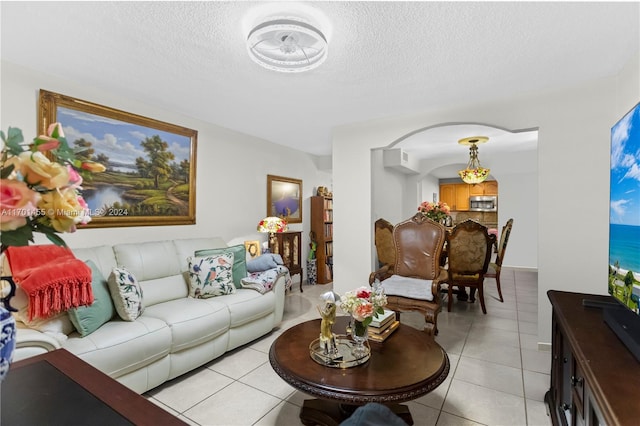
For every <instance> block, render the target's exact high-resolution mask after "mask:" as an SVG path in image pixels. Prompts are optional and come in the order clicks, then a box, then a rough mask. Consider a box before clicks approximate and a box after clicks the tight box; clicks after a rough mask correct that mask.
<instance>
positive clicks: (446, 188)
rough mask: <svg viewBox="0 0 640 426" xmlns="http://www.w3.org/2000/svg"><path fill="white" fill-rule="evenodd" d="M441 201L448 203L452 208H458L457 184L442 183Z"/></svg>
mask: <svg viewBox="0 0 640 426" xmlns="http://www.w3.org/2000/svg"><path fill="white" fill-rule="evenodd" d="M440 201H443V202H445V203H447V205H448V206H449V208H450V209H451V210H455V209H456V186H455V184H444V185H440Z"/></svg>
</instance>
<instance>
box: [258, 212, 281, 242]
mask: <svg viewBox="0 0 640 426" xmlns="http://www.w3.org/2000/svg"><path fill="white" fill-rule="evenodd" d="M286 231H287V222H286V221H285V220H284V219H282V218H279V217H275V216H269V217H265V218H264V219H262V220H261V221H260V223H258V232H268V233H269V247H272V246H273V245H274V244H275V241H274V240H275V237H274V234H275V233H276V232H278V233H279V232H286Z"/></svg>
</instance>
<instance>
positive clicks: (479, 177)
mask: <svg viewBox="0 0 640 426" xmlns="http://www.w3.org/2000/svg"><path fill="white" fill-rule="evenodd" d="M488 140H489V138H488V137H486V136H472V137H470V138H464V139H460V140H459V141H458V143H459V144H460V145H469V164H467V168H466V169H464V170H460V171H459V172H458V174H459V175H460V178H461V179H462V180H463V181H464V182H465V183H468V184H474V183H480V182H484V180H485V179H486V178H487V176H489V172H491V169H485V168H484V167H482V166H480V160H478V144H479V143H485V142H487V141H488Z"/></svg>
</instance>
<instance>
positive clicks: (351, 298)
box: [340, 282, 387, 356]
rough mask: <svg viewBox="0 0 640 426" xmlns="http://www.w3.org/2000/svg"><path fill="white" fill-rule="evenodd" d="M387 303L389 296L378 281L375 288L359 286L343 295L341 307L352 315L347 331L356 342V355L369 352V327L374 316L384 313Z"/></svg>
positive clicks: (354, 350)
mask: <svg viewBox="0 0 640 426" xmlns="http://www.w3.org/2000/svg"><path fill="white" fill-rule="evenodd" d="M386 304H387V296H386V295H385V294H384V292H383V291H382V287H381V286H380V285H379V283H377V282H376V283H374V286H373V288H371V287H364V286H363V287H358V288H357V289H355V290H353V291H348V292H346V293H345V294H344V295H343V296H341V298H340V309H342V310H343V311H344V312H346V313H348V314H350V315H351V323H350V325H349V329H347V332H349V333H350V334H351V337H352V339H353V341H354V342H355V344H356V346H355V347H354V349H353V352H354V355H356V356H359V355H364V354H365V353H366V352H367V349H366V348H365V347H364V342H366V341H367V336H368V330H367V328H368V327H369V324H371V321H373V318H374V317H377V316H378V314H383V313H384V306H386Z"/></svg>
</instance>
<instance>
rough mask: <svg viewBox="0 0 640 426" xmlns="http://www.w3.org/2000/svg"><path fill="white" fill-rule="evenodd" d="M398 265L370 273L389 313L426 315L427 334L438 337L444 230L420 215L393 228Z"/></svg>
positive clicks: (396, 262) (439, 225)
mask: <svg viewBox="0 0 640 426" xmlns="http://www.w3.org/2000/svg"><path fill="white" fill-rule="evenodd" d="M392 235H393V247H394V251H395V263H394V264H393V267H391V266H390V265H384V266H383V267H382V268H380V269H378V270H377V271H375V272H373V273H371V275H370V276H369V282H370V283H373V282H374V280H375V279H376V278H378V279H379V280H380V282H381V285H382V288H383V289H384V292H385V294H386V295H387V301H388V305H387V306H386V307H387V309H391V310H394V311H396V312H407V311H418V312H421V313H422V314H423V315H424V318H425V331H426V332H427V333H428V334H429V335H431V336H435V335H436V334H438V323H437V318H438V313H439V312H440V311H441V310H442V303H441V298H440V291H439V290H440V283H439V279H440V278H441V276H440V271H441V269H440V255H441V253H442V248H443V246H444V242H445V228H444V226H442V225H441V224H439V223H437V222H434V221H432V220H431V219H428V218H427V217H426V216H424V215H423V214H422V213H417V214H416V215H415V216H413V217H412V218H411V219H407V220H405V221H403V222H400V223H399V224H397V225H396V226H395V227H394V228H393V233H392Z"/></svg>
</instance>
